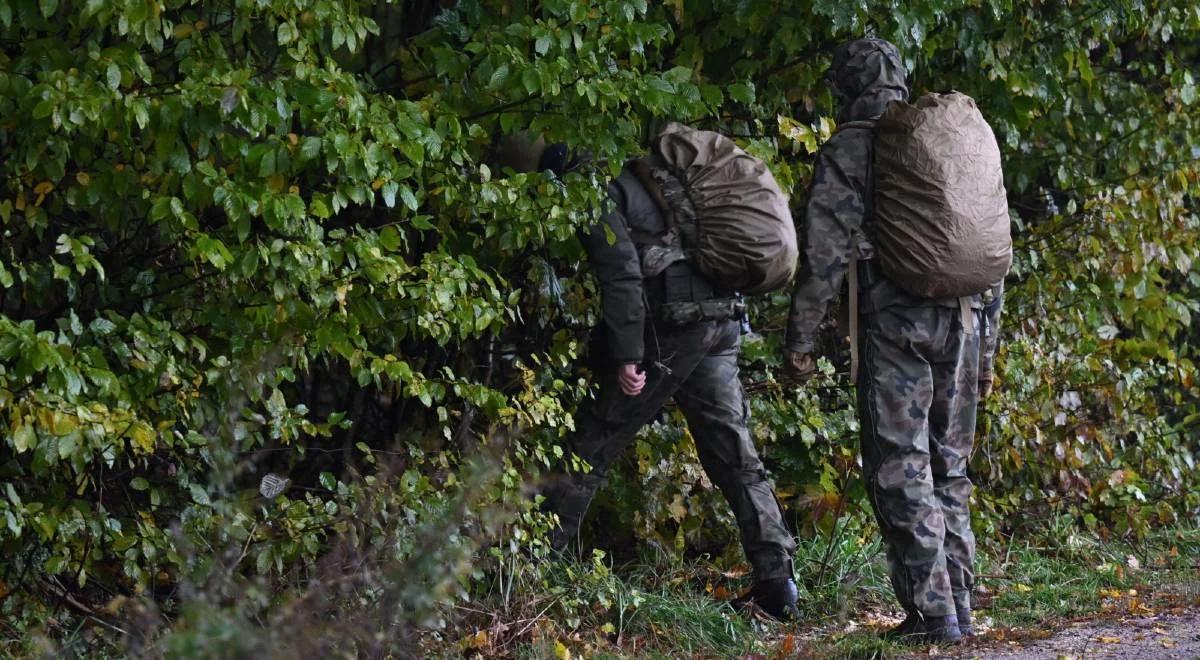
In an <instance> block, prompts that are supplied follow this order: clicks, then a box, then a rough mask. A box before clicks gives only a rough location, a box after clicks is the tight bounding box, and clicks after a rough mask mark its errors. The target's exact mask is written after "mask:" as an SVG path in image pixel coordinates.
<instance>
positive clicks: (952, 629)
mask: <svg viewBox="0 0 1200 660" xmlns="http://www.w3.org/2000/svg"><path fill="white" fill-rule="evenodd" d="M884 637H886V638H887V639H890V640H892V641H895V642H900V643H903V644H938V645H949V644H958V643H959V642H961V641H962V638H963V634H962V631H961V630H960V629H959V627H958V617H957V616H924V617H923V616H921V614H920V613H919V612H909V613H908V616H907V617H905V619H904V621H903V622H902V623H901V624H900V625H898V626H896V627H895V628H892V629H891V630H889V631H888V632H886V633H884Z"/></svg>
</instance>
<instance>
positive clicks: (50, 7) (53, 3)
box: [5, 0, 58, 18]
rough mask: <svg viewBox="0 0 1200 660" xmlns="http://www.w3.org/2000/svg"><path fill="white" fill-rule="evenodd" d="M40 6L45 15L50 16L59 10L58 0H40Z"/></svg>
mask: <svg viewBox="0 0 1200 660" xmlns="http://www.w3.org/2000/svg"><path fill="white" fill-rule="evenodd" d="M5 4H7V3H5ZM38 7H39V8H41V10H42V16H43V17H45V18H50V17H51V16H53V15H54V12H55V11H57V10H58V0H38Z"/></svg>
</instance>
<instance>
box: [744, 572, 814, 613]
mask: <svg viewBox="0 0 1200 660" xmlns="http://www.w3.org/2000/svg"><path fill="white" fill-rule="evenodd" d="M796 598H797V595H796V583H795V582H794V581H793V580H792V578H776V579H774V580H763V581H761V582H755V583H754V586H753V587H751V588H750V591H748V592H747V593H746V594H745V595H743V596H741V597H738V598H735V599H733V601H732V602H731V603H730V604H731V605H733V608H734V609H736V610H739V611H743V610H745V609H746V608H747V607H748V606H749V605H750V603H754V605H756V606H757V607H758V608H759V609H761V610H762V611H763V612H766V613H767V615H768V616H770V617H771V618H772V619H775V620H777V621H795V620H797V619H799V618H800V610H798V609H796Z"/></svg>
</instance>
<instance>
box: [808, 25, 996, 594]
mask: <svg viewBox="0 0 1200 660" xmlns="http://www.w3.org/2000/svg"><path fill="white" fill-rule="evenodd" d="M827 79H828V80H829V81H830V83H831V84H832V85H833V88H834V91H835V95H836V96H837V97H838V99H839V101H840V102H841V104H842V106H841V111H840V113H839V121H841V122H843V123H847V122H863V121H872V120H874V119H876V118H878V117H879V115H880V114H881V113H882V112H883V111H884V109H885V108H886V107H887V104H888V103H889V102H891V101H893V100H898V99H905V98H906V97H907V96H908V88H907V84H906V82H905V72H904V69H903V67H902V66H901V62H900V57H899V54H898V53H897V51H896V49H895V47H894V46H892V45H891V44H889V43H887V42H885V41H881V40H878V39H862V40H858V41H853V42H850V43H848V44H845V45H843V46H842V47H840V48H839V49H838V50H837V52H835V54H834V62H833V66H832V67H831V69H830V73H829V76H828V77H827ZM872 138H873V135H872V132H871V130H869V129H862V128H851V129H846V130H842V131H839V132H837V133H835V134H834V135H833V137H832V138H830V139H829V140H828V141H827V142H826V143H825V145H823V146H822V148H821V151H820V153H819V154H818V155H817V162H816V167H815V170H814V173H813V179H812V184H811V188H810V191H809V199H808V204H807V207H806V210H805V211H806V212H805V215H804V221H803V222H804V226H803V231H802V233H801V235H802V236H803V241H804V249H803V255H804V258H803V262H802V264H801V265H802V270H801V273H800V276H799V277H798V278H797V280H796V288H795V290H794V293H793V296H792V307H791V314H790V317H789V321H788V330H787V342H786V346H787V348H788V350H790V351H794V352H797V353H813V352H814V351H815V350H816V348H817V346H818V343H819V339H820V337H819V335H820V333H819V329H820V328H821V327H822V324H823V323H826V322H827V319H828V312H829V309H830V306H831V305H832V303H833V302H834V301H835V299H837V298H838V296H839V294H842V295H844V291H845V284H846V274H847V272H848V268H849V267H850V266H851V265H852V264H857V263H858V262H860V261H865V260H869V259H872V258H873V257H874V256H875V255H874V249H873V247H872V246H871V243H870V208H869V206H870V200H871V199H872V196H873V188H872V179H871V163H872ZM855 267H857V266H855ZM868 284H869V286H868ZM863 287H864V290H863V291H861V295H860V309H861V314H862V317H861V326H860V332H859V347H860V353H861V356H862V357H861V360H862V362H861V364H860V367H859V373H858V374H857V384H858V407H859V417H860V419H861V421H862V424H861V441H862V456H863V471H864V476H865V478H866V480H867V487H868V493H869V496H870V500H871V504H872V507H873V508H874V509H875V513H876V516H877V517H878V519H879V522H880V527H881V529H882V530H883V534H884V540H885V543H886V546H887V556H888V565H889V569H890V573H891V577H892V584H893V587H894V588H895V591H896V596H897V598H898V599H899V600H900V603H901V604H902V605H903V606H904V608H905V609H906V610H907V611H909V612H920V613H921V614H923V615H925V616H946V615H951V614H954V613H955V609H956V605H957V606H958V607H965V606H969V600H970V590H971V586H972V582H973V578H972V565H973V561H974V537H973V536H972V534H971V526H970V511H969V508H968V497H969V494H970V491H971V482H970V480H969V479H968V477H967V473H966V466H967V462H968V460H969V458H970V454H971V449H972V443H973V436H974V431H975V409H976V404H977V402H978V389H977V388H978V382H977V381H978V378H979V377H980V375H981V373H980V370H981V367H982V369H983V370H985V373H988V374H990V371H991V364H992V360H993V356H994V353H995V350H996V344H997V341H998V338H997V335H998V329H999V319H1000V313H1001V308H1002V306H1003V305H1002V294H1003V289H1002V286H1001V285H998V286H997V287H996V288H995V289H994V290H993V291H992V292H990V294H989V295H986V296H975V297H973V299H972V300H971V305H970V306H971V308H972V309H973V310H978V311H976V312H975V315H974V316H975V320H974V323H975V324H977V325H978V324H980V322H981V321H983V320H984V319H986V326H987V328H989V329H990V331H989V332H988V333H987V334H986V336H985V337H983V338H982V339H983V345H982V346H981V344H980V341H981V336H980V328H979V327H976V328H971V329H964V328H963V327H962V320H961V318H962V317H961V313H960V310H959V308H958V305H959V302H958V299H928V298H920V297H917V296H914V295H911V294H909V293H907V292H905V291H903V290H902V289H900V287H898V286H897V285H895V284H893V283H891V282H889V281H887V280H886V279H879V280H877V281H874V282H869V283H864V284H863ZM985 298H986V299H987V302H989V303H990V304H988V305H986V307H985V304H984V303H985V300H984V299H985ZM964 330H967V331H964ZM981 349H982V350H981Z"/></svg>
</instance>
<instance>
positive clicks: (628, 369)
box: [617, 364, 646, 396]
mask: <svg viewBox="0 0 1200 660" xmlns="http://www.w3.org/2000/svg"><path fill="white" fill-rule="evenodd" d="M617 382H619V383H620V384H621V391H622V392H624V393H625V394H626V395H627V396H637V395H639V394H641V393H642V388H643V387H645V386H646V372H644V371H642V368H641V367H639V366H638V365H636V364H623V365H621V369H620V371H618V372H617Z"/></svg>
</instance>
